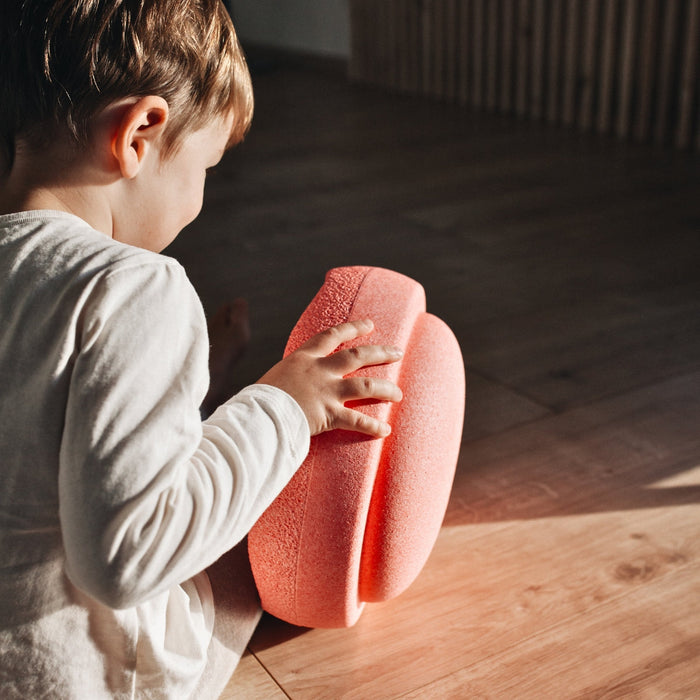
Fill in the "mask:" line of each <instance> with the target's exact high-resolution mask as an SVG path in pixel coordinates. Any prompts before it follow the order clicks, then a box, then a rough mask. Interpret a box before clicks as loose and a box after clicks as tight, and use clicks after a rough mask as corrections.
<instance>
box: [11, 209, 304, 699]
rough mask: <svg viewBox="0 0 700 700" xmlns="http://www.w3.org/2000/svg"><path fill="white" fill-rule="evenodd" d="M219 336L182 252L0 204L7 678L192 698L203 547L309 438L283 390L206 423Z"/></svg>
mask: <svg viewBox="0 0 700 700" xmlns="http://www.w3.org/2000/svg"><path fill="white" fill-rule="evenodd" d="M207 365H208V339H207V332H206V323H205V320H204V315H203V312H202V308H201V304H200V302H199V299H198V298H197V295H196V294H195V292H194V290H193V289H192V286H191V284H190V283H189V281H188V279H187V277H186V275H185V273H184V270H183V269H182V267H181V266H180V265H179V264H178V263H177V262H175V261H174V260H172V259H169V258H167V257H165V256H162V255H157V254H154V253H149V252H147V251H143V250H140V249H137V248H133V247H130V246H126V245H122V244H119V243H116V242H114V241H112V240H111V239H110V238H109V237H107V236H105V235H103V234H101V233H99V232H97V231H95V230H93V229H92V228H91V227H89V226H88V225H87V224H86V223H85V222H83V221H82V220H80V219H78V218H77V217H74V216H72V215H69V214H65V213H60V212H46V211H41V212H27V213H20V214H11V215H7V216H1V217H0V697H2V698H4V699H7V700H10V699H11V698H23V699H24V698H37V699H38V698H61V699H62V700H65V699H69V698H81V699H87V698H89V699H90V700H101V699H102V698H105V699H106V698H141V697H143V698H154V699H155V698H183V699H184V698H187V697H188V696H189V695H190V694H191V692H192V690H193V688H194V686H195V684H196V683H197V679H198V678H199V676H200V675H201V673H202V671H203V669H204V666H205V664H206V661H207V647H208V645H209V641H210V638H211V631H212V624H213V617H214V610H213V602H212V593H211V588H210V586H209V582H208V579H207V577H206V574H202V573H200V572H202V571H203V570H204V569H205V568H206V567H207V566H208V565H209V564H211V563H212V562H214V561H215V560H216V559H217V558H218V557H219V556H220V555H222V554H223V553H224V552H226V551H227V550H228V549H230V548H231V547H232V546H233V545H234V544H236V543H237V542H238V541H239V540H240V539H242V538H243V537H244V536H245V534H246V533H247V532H248V530H249V529H250V528H251V526H252V525H253V523H254V522H255V521H256V520H257V518H258V517H259V516H260V514H261V513H262V512H263V510H264V509H265V508H266V507H267V506H268V505H269V504H270V503H271V502H272V500H273V499H274V498H275V497H276V496H277V494H278V493H279V491H280V490H281V489H282V488H283V487H284V485H285V484H286V483H287V482H288V480H289V479H290V477H291V476H292V474H293V473H294V471H295V470H296V469H297V467H298V466H299V464H300V463H301V462H302V461H303V459H304V457H305V456H306V452H307V450H308V445H309V430H308V424H307V422H306V419H305V417H304V415H303V413H302V411H301V409H300V408H299V407H298V405H297V404H296V403H295V402H294V401H293V400H292V399H291V397H289V396H288V395H287V394H285V393H284V392H282V391H280V390H278V389H276V388H274V387H270V386H263V385H255V386H252V387H248V388H247V389H245V390H243V391H242V392H241V393H240V394H239V395H237V396H235V397H234V398H232V399H231V400H230V401H229V402H227V403H226V404H225V405H224V406H222V407H220V408H219V409H218V410H217V411H216V412H215V413H214V414H213V415H212V416H211V418H209V419H208V420H206V421H205V422H203V423H202V421H201V419H200V416H199V406H200V404H201V402H202V399H203V398H204V395H205V393H206V390H207V383H208V371H207Z"/></svg>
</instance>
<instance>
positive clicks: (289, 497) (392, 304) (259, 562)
mask: <svg viewBox="0 0 700 700" xmlns="http://www.w3.org/2000/svg"><path fill="white" fill-rule="evenodd" d="M425 308H426V307H425V293H424V290H423V288H422V286H421V285H420V284H418V283H417V282H415V281H414V280H412V279H410V278H409V277H406V276H404V275H401V274H399V273H397V272H393V271H390V270H385V269H382V268H374V267H344V268H336V269H334V270H331V271H330V272H329V273H328V274H327V276H326V281H325V283H324V285H323V287H322V288H321V289H320V290H319V292H318V294H317V295H316V296H315V297H314V299H313V300H312V302H311V304H310V305H309V306H308V307H307V309H306V311H304V313H303V314H302V316H301V318H300V319H299V321H298V322H297V324H296V326H295V328H294V329H293V331H292V333H291V335H290V338H289V341H288V343H287V348H286V350H285V355H286V354H289V353H290V352H293V351H294V350H295V349H296V348H298V347H299V346H300V345H301V344H302V343H304V342H305V341H306V340H307V339H308V338H310V337H311V336H313V335H315V334H316V333H318V332H320V331H322V330H325V329H326V328H329V327H330V326H333V325H337V324H339V323H343V322H345V321H353V320H359V319H363V318H371V319H372V320H373V321H374V324H375V330H374V331H373V332H372V334H371V335H370V336H367V337H364V338H360V339H358V340H357V341H353V343H349V344H348V346H350V345H360V344H367V343H378V344H387V345H398V346H399V347H402V348H404V350H405V355H404V358H403V359H402V360H401V362H399V363H395V364H391V365H383V366H379V367H370V368H366V369H363V370H361V371H360V372H358V373H357V374H360V375H361V374H364V375H368V376H375V377H385V378H388V379H390V380H392V381H394V382H396V383H397V384H398V385H399V386H400V387H401V389H402V391H403V394H404V398H403V401H401V402H400V403H398V404H390V403H386V402H369V403H367V404H366V405H360V406H358V409H359V410H362V411H364V412H366V413H369V414H372V415H374V416H377V417H379V418H381V419H383V420H388V421H389V422H390V423H391V425H392V433H391V435H390V436H389V437H387V438H385V439H372V438H368V437H366V436H363V435H359V434H357V433H350V432H346V431H333V432H329V433H324V434H322V435H318V436H316V437H314V438H312V440H311V448H310V451H309V455H308V457H307V459H306V460H305V461H304V463H303V464H302V466H301V467H300V468H299V470H298V471H297V473H296V474H295V476H294V477H293V478H292V480H291V481H290V483H289V484H288V485H287V487H286V488H285V489H284V490H283V492H282V493H281V494H280V495H279V497H278V498H277V499H276V500H275V501H274V503H273V504H272V505H271V506H270V508H268V510H267V511H266V512H265V513H264V514H263V516H262V517H261V518H260V520H259V521H258V522H257V523H256V524H255V526H254V527H253V529H252V530H251V532H250V535H249V538H248V548H249V554H250V560H251V565H252V568H253V574H254V576H255V580H256V584H257V587H258V591H259V593H260V597H261V601H262V605H263V608H264V609H265V610H266V611H267V612H269V613H271V614H273V615H275V616H276V617H279V618H281V619H283V620H285V621H287V622H290V623H292V624H295V625H300V626H304V627H348V626H351V625H353V624H354V623H355V622H356V621H357V619H358V618H359V616H360V614H361V613H362V609H363V607H364V604H365V603H366V602H380V601H384V600H389V599H391V598H394V597H395V596H397V595H399V594H400V593H401V592H402V591H404V590H405V589H406V588H407V587H408V586H409V585H410V584H411V583H412V582H413V581H414V580H415V578H416V576H418V574H419V573H420V571H421V569H422V568H423V566H424V564H425V562H426V560H427V558H428V556H429V554H430V551H431V550H432V548H433V545H434V544H435V540H436V538H437V535H438V533H439V531H440V526H441V524H442V520H443V517H444V514H445V510H446V508H447V501H448V499H449V495H450V489H451V486H452V481H453V479H454V473H455V468H456V464H457V457H458V453H459V445H460V440H461V434H462V425H463V420H464V397H465V384H464V363H463V360H462V355H461V352H460V349H459V345H458V343H457V340H456V339H455V337H454V335H453V334H452V332H451V331H450V329H449V328H448V327H447V326H446V325H445V323H443V322H442V321H441V320H440V319H438V318H437V317H435V316H433V315H431V314H428V313H426V310H425Z"/></svg>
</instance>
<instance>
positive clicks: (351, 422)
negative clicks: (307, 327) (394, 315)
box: [258, 321, 403, 437]
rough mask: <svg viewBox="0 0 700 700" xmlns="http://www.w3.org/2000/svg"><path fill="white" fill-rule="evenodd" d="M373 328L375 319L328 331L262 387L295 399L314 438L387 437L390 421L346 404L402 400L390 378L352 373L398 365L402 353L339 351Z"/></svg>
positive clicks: (265, 378) (380, 348)
mask: <svg viewBox="0 0 700 700" xmlns="http://www.w3.org/2000/svg"><path fill="white" fill-rule="evenodd" d="M373 328H374V324H373V323H372V322H371V321H354V322H350V323H343V324H341V325H339V326H334V327H333V328H329V329H328V330H326V331H324V332H323V333H319V334H318V335H316V336H314V337H313V338H311V339H310V340H307V341H306V343H304V344H303V345H302V346H301V347H300V348H298V349H297V350H296V351H295V352H293V353H292V354H291V355H288V356H287V357H286V358H285V359H284V360H282V361H281V362H278V363H277V364H276V365H275V366H274V367H273V368H272V369H271V370H270V371H269V372H267V373H266V374H265V375H264V376H263V377H261V378H260V380H259V381H258V383H259V384H270V385H272V386H276V387H278V388H280V389H282V390H284V391H286V392H287V393H288V394H289V395H290V396H292V398H294V399H295V400H296V402H297V403H298V404H299V406H301V409H302V410H303V411H304V413H305V414H306V418H307V420H308V421H309V428H310V430H311V435H318V434H319V433H323V432H325V431H327V430H334V429H336V428H342V429H344V430H353V431H356V432H359V433H366V434H367V435H373V436H375V437H386V436H387V435H388V434H389V433H390V432H391V428H390V426H389V425H388V424H387V423H384V422H383V421H380V420H377V419H376V418H372V417H370V416H367V415H366V414H364V413H361V412H360V411H355V410H353V409H351V408H347V407H346V406H345V403H346V402H347V401H354V400H358V399H377V400H380V401H400V400H401V398H402V394H401V390H400V389H399V388H398V387H397V386H396V385H395V384H393V383H392V382H390V381H388V380H386V379H376V378H372V377H347V375H348V374H351V373H352V372H355V371H356V370H358V369H360V368H362V367H369V366H372V365H383V364H388V363H390V362H396V361H398V360H400V359H401V357H402V356H403V351H402V350H400V349H399V348H393V347H386V346H381V345H362V346H360V347H357V348H350V349H347V350H339V351H337V352H334V351H335V350H336V348H337V347H338V346H339V345H341V344H342V343H345V342H347V341H349V340H354V339H355V338H359V337H361V336H363V335H367V334H368V333H371V332H372V329H373Z"/></svg>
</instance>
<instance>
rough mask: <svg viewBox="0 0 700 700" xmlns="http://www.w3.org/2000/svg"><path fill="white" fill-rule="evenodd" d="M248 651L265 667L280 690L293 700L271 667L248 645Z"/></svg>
mask: <svg viewBox="0 0 700 700" xmlns="http://www.w3.org/2000/svg"><path fill="white" fill-rule="evenodd" d="M248 651H249V652H250V654H251V656H253V658H254V659H255V660H256V661H257V662H258V663H259V664H260V666H262V668H263V669H264V671H265V673H267V675H268V676H269V677H270V679H271V680H272V682H273V683H274V684H275V685H276V686H277V687H278V688H279V689H280V692H281V693H283V694H284V697H286V698H289V700H293V699H292V696H291V695H289V693H287V691H286V690H285V689H284V688H283V687H282V686H281V685H280V683H279V681H278V680H277V679H276V678H275V677H274V676H273V675H272V672H271V671H270V669H269V668H268V667H267V666H266V665H265V664H264V663H263V661H262V659H261V658H260V657H259V656H258V654H256V653H255V652H254V651H253V650H252V649H251V648H250V647H248Z"/></svg>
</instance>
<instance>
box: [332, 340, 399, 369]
mask: <svg viewBox="0 0 700 700" xmlns="http://www.w3.org/2000/svg"><path fill="white" fill-rule="evenodd" d="M402 357H403V350H401V348H396V347H393V346H389V345H360V346H359V347H356V348H348V349H347V350H339V351H338V352H336V353H333V354H332V355H330V356H329V357H328V361H329V362H330V363H332V364H333V366H334V367H335V369H336V370H337V371H339V372H340V373H341V374H342V375H343V376H345V375H346V374H350V373H351V372H354V371H355V370H358V369H360V368H362V367H371V366H373V365H386V364H389V363H391V362H397V361H398V360H400V359H401V358H402Z"/></svg>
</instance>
